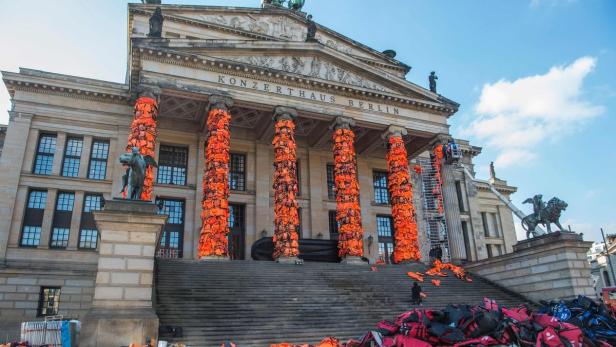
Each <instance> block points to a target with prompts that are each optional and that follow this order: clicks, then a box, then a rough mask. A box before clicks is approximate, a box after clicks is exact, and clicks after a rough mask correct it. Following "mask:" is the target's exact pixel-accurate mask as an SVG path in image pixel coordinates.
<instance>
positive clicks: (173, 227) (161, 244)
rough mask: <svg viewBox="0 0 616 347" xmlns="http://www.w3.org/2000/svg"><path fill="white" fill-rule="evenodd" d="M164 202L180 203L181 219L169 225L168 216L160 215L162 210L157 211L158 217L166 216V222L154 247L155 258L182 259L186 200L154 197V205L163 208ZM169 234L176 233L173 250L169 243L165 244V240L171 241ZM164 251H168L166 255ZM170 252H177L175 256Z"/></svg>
mask: <svg viewBox="0 0 616 347" xmlns="http://www.w3.org/2000/svg"><path fill="white" fill-rule="evenodd" d="M165 201H170V202H177V203H180V211H181V214H180V216H181V218H182V221H181V223H169V221H170V220H172V218H171V217H169V215H168V214H165V213H162V212H163V211H164V210H163V209H162V208H161V209H160V210H159V211H158V214H160V215H167V216H168V218H167V221H166V222H165V225H164V226H163V229H162V230H161V233H160V237H159V239H158V240H157V245H156V255H155V256H156V257H157V258H174V257H175V258H182V257H183V256H184V231H185V227H186V200H185V199H182V198H175V197H166V196H158V197H156V204H157V205H159V206H163V207H164V206H165V205H164V202H165ZM171 233H177V238H178V240H177V248H173V247H171V246H170V243H171V242H169V244H167V239H169V240H171V238H172V236H171ZM166 250H168V251H169V253H168V254H165V253H164V252H166ZM172 250H175V251H176V252H177V254H176V255H177V256H176V255H174V254H173V253H172Z"/></svg>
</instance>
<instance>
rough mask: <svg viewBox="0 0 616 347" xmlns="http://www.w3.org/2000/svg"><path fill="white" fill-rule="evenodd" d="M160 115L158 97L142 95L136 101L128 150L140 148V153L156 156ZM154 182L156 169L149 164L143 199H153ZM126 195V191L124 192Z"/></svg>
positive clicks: (142, 193)
mask: <svg viewBox="0 0 616 347" xmlns="http://www.w3.org/2000/svg"><path fill="white" fill-rule="evenodd" d="M157 117H158V103H157V102H156V99H153V98H150V97H146V96H142V97H140V98H138V99H137V101H136V102H135V116H134V118H133V121H132V123H131V125H130V128H131V131H130V133H129V134H128V144H127V145H126V150H127V151H128V152H130V151H132V148H133V147H137V148H139V153H141V155H143V156H146V155H149V156H151V157H154V150H155V148H156V137H157V136H158V131H157V129H156V126H157V123H156V118H157ZM153 184H154V171H153V168H152V167H151V166H148V167H147V169H146V172H145V180H144V182H143V190H142V191H141V200H147V201H151V200H152V185H153ZM123 195H124V197H126V191H124V192H123Z"/></svg>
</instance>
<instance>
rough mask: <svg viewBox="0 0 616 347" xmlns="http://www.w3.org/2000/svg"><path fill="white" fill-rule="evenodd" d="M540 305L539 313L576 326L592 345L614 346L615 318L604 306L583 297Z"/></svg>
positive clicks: (615, 341)
mask: <svg viewBox="0 0 616 347" xmlns="http://www.w3.org/2000/svg"><path fill="white" fill-rule="evenodd" d="M541 305H542V306H541V307H540V309H539V312H541V313H544V314H548V315H550V316H553V317H555V318H557V319H558V320H559V321H561V322H567V323H571V324H574V325H576V326H578V327H579V328H580V329H582V331H583V332H584V335H585V336H586V337H587V339H588V340H589V342H591V343H592V345H594V346H600V347H607V346H616V317H614V313H613V312H611V311H610V310H609V309H608V308H607V307H606V306H605V305H603V304H597V303H596V302H594V301H593V300H591V299H590V298H588V297H585V296H578V297H577V298H576V299H573V300H566V301H565V300H561V301H551V302H545V301H542V302H541ZM589 345H591V344H589ZM592 345H591V346H592Z"/></svg>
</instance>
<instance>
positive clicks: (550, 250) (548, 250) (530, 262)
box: [465, 232, 594, 301]
mask: <svg viewBox="0 0 616 347" xmlns="http://www.w3.org/2000/svg"><path fill="white" fill-rule="evenodd" d="M591 245H592V242H590V241H583V240H582V237H581V236H580V235H578V234H575V233H560V232H557V233H552V234H548V235H544V236H540V237H536V238H533V239H530V240H524V241H520V242H518V243H517V244H516V245H514V246H513V253H510V254H506V255H502V256H499V257H494V258H490V259H485V260H482V261H478V262H474V263H470V264H468V265H466V266H465V268H466V270H468V271H469V272H471V273H474V274H477V275H480V276H482V277H485V278H487V279H488V280H490V281H492V282H494V283H496V284H498V285H500V286H502V287H505V288H507V289H509V290H512V291H514V292H516V293H519V294H521V295H523V296H525V297H526V298H528V299H529V300H532V301H538V300H551V299H556V298H561V299H567V298H573V297H576V296H577V295H587V296H594V291H593V284H592V279H591V277H590V265H589V264H588V261H587V260H586V252H587V251H588V249H589V248H590V246H591Z"/></svg>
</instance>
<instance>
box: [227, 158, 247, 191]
mask: <svg viewBox="0 0 616 347" xmlns="http://www.w3.org/2000/svg"><path fill="white" fill-rule="evenodd" d="M234 157H236V158H242V160H241V162H242V165H241V169H242V170H241V171H237V170H234V166H233V158H234ZM247 157H248V156H247V155H246V153H242V152H231V153H229V190H231V191H234V192H245V191H246V160H247ZM234 175H238V176H236V177H237V178H239V180H238V181H236V182H241V187H240V188H241V189H233V188H232V184H231V182H232V179H231V177H233V176H234ZM238 185H239V184H236V187H237V186H238Z"/></svg>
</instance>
